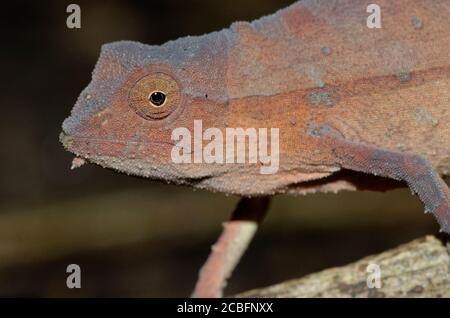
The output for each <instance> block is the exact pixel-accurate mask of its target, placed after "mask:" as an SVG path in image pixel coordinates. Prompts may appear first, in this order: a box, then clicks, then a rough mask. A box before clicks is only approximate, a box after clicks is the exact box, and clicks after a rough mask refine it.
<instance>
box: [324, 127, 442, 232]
mask: <svg viewBox="0 0 450 318" xmlns="http://www.w3.org/2000/svg"><path fill="white" fill-rule="evenodd" d="M321 138H322V141H324V142H325V143H326V144H327V147H330V149H331V151H332V153H333V157H334V160H335V162H334V163H335V164H337V165H338V166H340V167H342V168H344V169H349V170H354V171H360V172H364V173H370V174H373V175H378V176H382V177H386V178H392V179H395V180H399V181H404V182H406V184H407V185H408V187H409V188H410V189H411V191H412V192H413V193H414V194H417V195H418V197H419V199H420V200H421V201H422V203H423V204H424V206H425V212H431V213H432V214H433V215H434V217H435V218H436V219H437V221H438V223H439V225H440V227H441V231H443V232H446V233H447V234H450V190H449V188H448V187H447V185H446V184H445V182H444V180H442V178H441V177H440V176H439V174H438V173H436V172H435V171H434V169H433V167H432V166H431V164H430V163H429V162H428V161H427V160H426V159H425V158H423V157H422V156H420V155H416V154H411V153H401V152H395V151H390V150H385V149H381V148H377V147H373V146H369V145H364V144H360V143H354V142H350V141H347V140H345V139H344V138H341V137H337V136H333V135H326V136H322V137H321Z"/></svg>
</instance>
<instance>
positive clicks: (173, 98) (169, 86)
mask: <svg viewBox="0 0 450 318" xmlns="http://www.w3.org/2000/svg"><path fill="white" fill-rule="evenodd" d="M181 100H182V97H181V92H180V85H179V84H178V82H177V81H176V80H175V79H173V78H172V77H171V76H170V75H168V74H166V73H163V72H155V73H151V74H148V75H145V76H144V77H141V78H140V79H139V80H137V81H136V82H135V84H134V85H133V87H132V88H131V89H130V91H129V94H128V104H129V105H130V107H131V108H133V109H134V111H135V112H136V113H137V114H138V115H139V116H141V117H143V118H145V119H148V120H159V119H163V118H166V117H168V116H169V115H171V114H172V113H175V112H176V111H177V110H179V109H180V107H181V104H182V103H181Z"/></svg>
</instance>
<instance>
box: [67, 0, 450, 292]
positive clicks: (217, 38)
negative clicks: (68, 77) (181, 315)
mask: <svg viewBox="0 0 450 318" xmlns="http://www.w3.org/2000/svg"><path fill="white" fill-rule="evenodd" d="M370 3H371V1H365V0H336V1H329V0H327V1H325V0H304V1H298V2H295V3H294V4H292V5H290V6H289V7H287V8H284V9H281V10H279V11H277V12H276V13H274V14H272V15H268V16H264V17H262V18H260V19H257V20H255V21H253V22H235V23H233V24H231V26H230V27H229V28H225V29H223V30H220V31H217V32H212V33H209V34H205V35H200V36H186V37H182V38H179V39H177V40H173V41H169V42H167V43H164V44H162V45H146V44H141V43H138V42H132V41H119V42H113V43H109V44H104V45H103V46H102V48H101V53H100V57H99V59H98V61H97V64H96V66H95V70H94V72H93V75H92V81H91V82H90V84H89V85H88V86H87V87H86V88H85V89H84V90H83V91H82V92H81V94H80V96H79V98H78V100H77V102H76V104H75V106H74V107H73V109H72V111H71V114H70V116H69V117H68V118H67V119H66V120H65V121H64V122H63V125H62V132H61V135H60V140H61V142H62V144H63V145H64V147H65V148H66V149H67V150H68V151H70V152H72V153H73V154H75V156H76V159H75V161H74V164H73V166H74V167H77V166H80V165H81V164H82V163H84V162H85V161H87V162H90V163H94V164H97V165H100V166H101V167H105V168H110V169H114V170H116V171H118V172H122V173H126V174H129V175H134V176H139V177H144V178H149V179H155V180H161V181H165V182H168V183H175V184H179V185H186V186H190V187H193V188H198V189H204V190H208V191H214V192H222V193H226V194H235V195H238V196H240V197H242V199H241V201H240V203H239V204H238V206H237V208H236V210H235V211H234V213H233V214H232V217H231V219H230V220H229V221H228V222H226V223H225V224H224V229H223V232H222V234H221V236H220V238H219V240H218V241H217V242H216V244H215V245H214V247H213V249H212V251H211V254H210V256H209V257H208V259H207V261H206V263H205V265H204V266H203V268H202V269H201V271H200V274H199V279H198V281H197V285H196V287H195V290H194V292H193V296H194V297H220V296H222V295H223V289H224V287H225V285H226V281H227V279H228V278H229V276H230V275H231V273H232V271H233V269H234V268H235V266H236V265H237V263H238V261H239V259H240V257H241V256H242V254H243V253H244V251H245V249H246V247H247V245H248V244H249V242H250V241H251V239H252V237H253V236H254V234H255V232H256V230H257V228H258V225H259V224H260V222H261V221H262V219H263V217H264V215H265V213H266V212H267V209H268V206H269V201H270V197H272V196H274V195H276V194H306V193H314V192H338V191H341V190H386V189H390V188H392V187H398V186H407V187H409V189H410V190H411V192H412V193H413V194H415V195H417V196H418V198H419V200H420V201H421V202H422V203H423V206H424V209H425V212H430V213H431V214H432V215H433V216H434V217H435V219H436V220H437V223H438V224H439V228H440V230H441V231H443V232H445V233H447V234H448V233H450V225H449V222H450V191H449V188H448V186H447V184H446V183H445V182H444V179H443V177H445V176H448V175H449V174H450V128H449V125H448V122H449V120H450V107H449V106H450V89H449V88H450V53H449V52H450V19H448V17H449V16H450V2H449V1H448V0H435V1H424V0H396V1H390V0H378V1H377V5H378V6H379V7H380V14H381V28H369V27H368V24H367V18H368V16H369V13H368V12H367V11H366V10H367V7H368V6H369V4H370ZM198 120H201V121H202V125H203V127H204V128H205V129H206V128H210V127H214V128H216V129H218V130H219V131H222V132H223V131H225V130H226V129H227V128H228V127H242V128H251V127H266V128H277V129H278V131H279V147H278V148H277V149H276V151H277V152H278V155H279V168H278V170H277V171H276V173H273V174H263V173H261V172H260V167H261V163H260V162H256V163H255V162H240V163H205V162H204V161H198V162H195V161H194V162H191V163H179V162H176V163H175V162H174V161H173V160H172V156H171V154H172V152H173V149H174V147H175V148H176V147H177V146H178V143H177V140H175V139H174V138H173V131H174V130H175V129H177V128H179V127H184V128H186V129H187V130H189V131H193V130H194V122H195V121H198ZM247 137H248V136H247ZM245 140H246V139H245ZM201 142H202V143H205V144H206V143H207V142H208V140H204V139H203V140H201ZM237 142H239V141H237ZM240 142H241V143H242V142H243V141H242V140H241V141H240ZM249 145H250V144H245V147H246V148H245V149H247V148H249Z"/></svg>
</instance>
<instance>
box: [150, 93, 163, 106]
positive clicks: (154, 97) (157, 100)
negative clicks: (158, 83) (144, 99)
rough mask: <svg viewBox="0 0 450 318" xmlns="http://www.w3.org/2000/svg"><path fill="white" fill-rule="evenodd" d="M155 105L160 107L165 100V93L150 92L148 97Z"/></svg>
mask: <svg viewBox="0 0 450 318" xmlns="http://www.w3.org/2000/svg"><path fill="white" fill-rule="evenodd" d="M148 99H149V100H150V102H151V103H152V104H153V106H155V107H161V106H163V105H164V103H165V102H166V94H164V93H163V92H161V91H155V92H152V93H151V94H150V96H149V98H148Z"/></svg>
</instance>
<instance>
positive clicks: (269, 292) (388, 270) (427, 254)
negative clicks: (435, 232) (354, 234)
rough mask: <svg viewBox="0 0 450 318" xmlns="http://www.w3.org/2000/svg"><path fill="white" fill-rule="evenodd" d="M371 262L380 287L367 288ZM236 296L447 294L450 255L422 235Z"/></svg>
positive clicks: (446, 295)
mask: <svg viewBox="0 0 450 318" xmlns="http://www.w3.org/2000/svg"><path fill="white" fill-rule="evenodd" d="M371 263H374V264H377V265H379V267H380V270H381V288H379V289H377V288H368V287H367V278H368V275H369V274H370V273H368V272H367V271H366V269H367V266H368V265H369V264H371ZM237 296H238V297H450V258H449V253H448V250H447V248H446V247H445V245H444V244H443V243H442V242H441V241H440V240H439V239H437V238H436V237H434V236H426V237H424V238H420V239H417V240H414V241H412V242H410V243H408V244H404V245H401V246H399V247H397V248H395V249H392V250H389V251H386V252H383V253H381V254H378V255H373V256H368V257H365V258H363V259H362V260H359V261H357V262H355V263H352V264H349V265H346V266H342V267H337V268H331V269H327V270H324V271H322V272H318V273H314V274H310V275H308V276H306V277H303V278H300V279H294V280H290V281H286V282H283V283H280V284H277V285H273V286H270V287H265V288H261V289H255V290H251V291H248V292H245V293H242V294H239V295H237Z"/></svg>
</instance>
